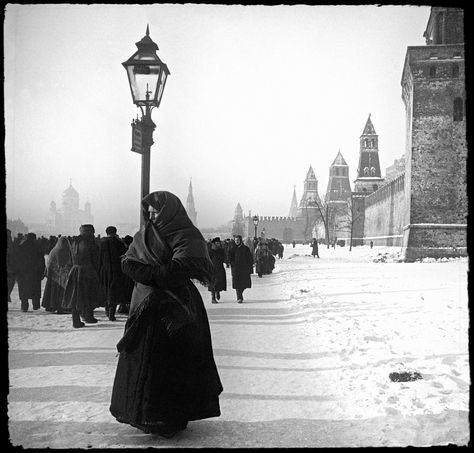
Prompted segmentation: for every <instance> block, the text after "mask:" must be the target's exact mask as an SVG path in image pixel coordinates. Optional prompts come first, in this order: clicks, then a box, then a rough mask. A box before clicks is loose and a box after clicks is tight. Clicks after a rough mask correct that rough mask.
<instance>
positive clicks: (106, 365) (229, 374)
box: [8, 260, 465, 448]
mask: <svg viewBox="0 0 474 453" xmlns="http://www.w3.org/2000/svg"><path fill="white" fill-rule="evenodd" d="M289 263H290V261H287V260H282V261H277V263H276V264H277V272H276V273H275V274H272V275H267V276H264V277H263V278H258V277H257V276H256V275H253V276H252V285H253V287H252V289H249V290H246V291H245V292H244V303H243V304H237V303H236V298H235V292H234V290H232V288H231V278H230V272H229V269H227V283H228V290H227V291H226V292H223V293H222V297H221V301H220V303H219V304H214V305H213V304H211V303H210V293H209V292H208V291H207V290H206V288H203V287H199V290H200V292H201V294H202V296H203V299H204V302H205V306H206V309H207V312H208V316H209V321H210V325H211V331H212V341H213V347H214V355H215V359H216V363H217V366H218V369H219V373H220V376H221V380H222V383H223V386H224V392H223V393H222V395H221V398H220V402H221V412H222V415H221V416H220V417H218V418H213V419H207V420H199V421H195V422H191V423H190V424H189V426H188V429H187V430H185V431H184V432H182V433H180V434H179V435H177V436H176V437H174V438H172V439H163V438H161V437H159V436H154V435H147V434H144V433H142V432H141V431H139V430H137V429H135V428H133V427H131V426H129V425H125V424H120V423H118V422H116V421H115V419H114V418H113V417H112V416H111V415H110V413H109V410H108V408H109V403H110V394H111V389H112V382H113V377H114V373H115V367H116V361H117V357H116V349H115V345H116V343H117V341H118V340H119V339H120V337H121V335H122V332H123V327H124V324H125V319H126V317H125V315H121V316H119V318H118V321H117V322H115V323H112V322H110V321H108V320H107V319H106V318H105V314H104V312H103V310H100V309H99V310H97V311H96V317H97V318H98V319H99V323H98V324H96V325H94V326H88V327H86V328H84V329H78V330H74V329H72V328H71V327H70V323H71V320H70V318H69V316H64V315H51V314H47V313H45V312H44V311H43V310H41V311H38V312H31V311H30V312H28V313H26V314H25V313H21V312H20V311H19V300H18V295H17V292H16V288H15V290H14V293H13V302H12V303H10V304H9V312H8V322H9V378H10V393H9V395H8V401H9V407H8V416H9V438H10V442H11V444H12V445H14V446H23V447H24V448H47V447H50V448H145V447H155V448H160V447H221V448H229V447H347V446H374V445H378V446H380V445H406V443H407V442H408V443H410V440H413V442H412V443H411V444H412V445H416V444H418V445H422V444H426V443H428V444H429V441H426V440H425V438H427V437H426V436H425V437H424V435H423V433H425V434H427V436H428V437H429V435H431V434H430V433H432V432H433V430H437V432H438V434H439V436H441V438H442V436H443V435H444V432H443V431H445V430H446V429H448V428H449V427H452V426H453V425H455V424H456V423H458V422H459V414H458V413H457V412H456V411H444V412H443V413H442V414H440V415H439V416H436V415H430V416H413V417H410V418H406V417H402V416H396V415H394V416H392V417H390V420H388V419H387V417H385V416H380V417H369V418H361V419H354V418H350V417H348V418H347V419H346V417H341V416H340V414H341V413H343V412H344V407H345V406H344V405H345V404H350V403H348V402H347V401H341V396H340V395H341V392H340V391H339V390H340V389H338V385H340V383H339V384H338V382H339V381H338V380H337V378H335V376H337V374H341V364H340V358H339V357H338V356H337V355H336V354H334V357H332V358H331V357H329V362H328V354H327V351H326V352H324V351H321V350H320V348H319V347H318V344H317V341H315V338H316V334H317V332H316V333H315V334H312V333H311V332H315V330H314V329H308V313H307V312H305V308H304V307H302V308H301V309H298V308H297V307H296V308H295V306H294V305H292V304H291V303H290V295H289V293H288V291H285V290H284V288H283V282H290V281H292V280H294V279H295V278H297V275H296V274H295V271H294V270H293V268H291V267H290V266H289V265H288V264H289ZM318 272H319V277H320V278H322V277H323V273H324V267H322V266H321V268H320V269H319V271H318ZM43 284H44V282H43ZM30 310H31V309H30ZM309 332H310V333H309ZM318 349H319V350H318ZM331 362H332V363H334V365H333V366H328V363H331ZM336 409H337V410H336ZM463 423H465V421H464V419H463ZM413 432H418V433H421V434H417V435H416V437H415V438H414V437H413ZM407 436H408V439H410V440H408V441H407Z"/></svg>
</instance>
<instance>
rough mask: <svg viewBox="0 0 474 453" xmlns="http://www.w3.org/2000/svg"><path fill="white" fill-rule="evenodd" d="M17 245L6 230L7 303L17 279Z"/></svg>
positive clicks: (10, 233)
mask: <svg viewBox="0 0 474 453" xmlns="http://www.w3.org/2000/svg"><path fill="white" fill-rule="evenodd" d="M17 273H18V270H17V245H16V244H15V243H14V242H13V239H12V232H11V230H9V229H8V228H7V289H8V302H11V301H12V300H11V297H10V296H11V293H12V291H13V287H14V286H15V282H16V279H17Z"/></svg>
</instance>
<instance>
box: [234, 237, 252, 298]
mask: <svg viewBox="0 0 474 453" xmlns="http://www.w3.org/2000/svg"><path fill="white" fill-rule="evenodd" d="M229 261H230V267H231V271H232V288H234V289H246V288H251V287H252V280H251V278H250V274H252V273H253V256H252V252H251V251H250V249H249V248H248V247H247V246H246V245H244V244H241V245H239V246H235V247H232V248H231V249H230V250H229Z"/></svg>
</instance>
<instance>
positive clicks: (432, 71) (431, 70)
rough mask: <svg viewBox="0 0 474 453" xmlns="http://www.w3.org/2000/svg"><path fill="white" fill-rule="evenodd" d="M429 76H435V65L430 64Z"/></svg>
mask: <svg viewBox="0 0 474 453" xmlns="http://www.w3.org/2000/svg"><path fill="white" fill-rule="evenodd" d="M430 77H436V66H430Z"/></svg>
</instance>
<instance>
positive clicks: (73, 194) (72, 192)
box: [63, 184, 79, 197]
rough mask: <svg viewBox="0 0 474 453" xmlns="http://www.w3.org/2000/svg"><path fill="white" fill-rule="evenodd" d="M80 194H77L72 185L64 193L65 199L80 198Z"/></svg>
mask: <svg viewBox="0 0 474 453" xmlns="http://www.w3.org/2000/svg"><path fill="white" fill-rule="evenodd" d="M78 196H79V192H77V190H76V189H74V187H72V184H70V185H69V187H68V188H67V189H66V190H65V191H64V192H63V197H78Z"/></svg>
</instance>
